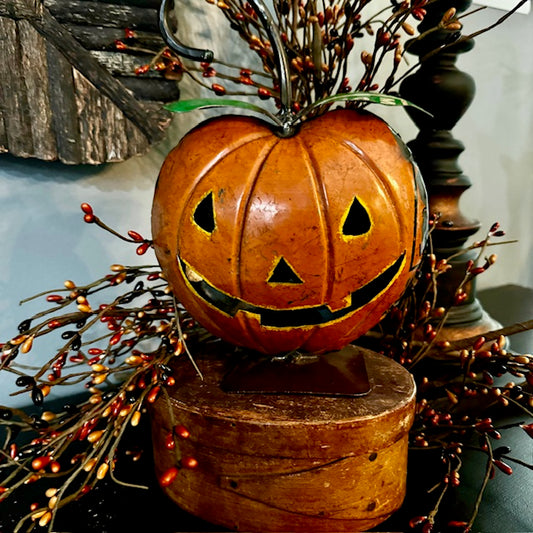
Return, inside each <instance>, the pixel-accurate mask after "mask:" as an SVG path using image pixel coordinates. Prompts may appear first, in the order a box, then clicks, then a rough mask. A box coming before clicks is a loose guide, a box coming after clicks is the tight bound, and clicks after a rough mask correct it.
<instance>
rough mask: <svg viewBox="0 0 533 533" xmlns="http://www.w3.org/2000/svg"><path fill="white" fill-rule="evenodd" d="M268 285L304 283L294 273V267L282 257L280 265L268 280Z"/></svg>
mask: <svg viewBox="0 0 533 533" xmlns="http://www.w3.org/2000/svg"><path fill="white" fill-rule="evenodd" d="M268 283H292V284H297V283H303V281H302V280H301V279H300V278H299V277H298V274H296V272H294V270H293V269H292V267H291V266H290V265H289V263H287V261H285V259H283V257H280V259H279V261H278V264H277V265H276V266H275V267H274V270H273V271H272V274H271V275H270V277H269V278H268Z"/></svg>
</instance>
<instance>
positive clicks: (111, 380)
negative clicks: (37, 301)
mask: <svg viewBox="0 0 533 533" xmlns="http://www.w3.org/2000/svg"><path fill="white" fill-rule="evenodd" d="M81 209H82V212H83V214H84V220H85V222H87V223H91V224H93V223H94V224H96V225H98V226H100V227H102V228H104V229H106V230H107V231H110V232H111V233H112V234H113V235H115V236H117V235H118V236H119V237H120V238H121V239H122V240H125V241H127V242H130V243H133V244H135V245H136V246H137V253H138V254H139V255H143V254H144V253H145V252H146V250H147V248H148V247H149V246H151V241H149V240H146V239H144V238H143V237H142V236H141V235H139V234H138V233H137V232H135V231H133V230H132V231H129V232H128V235H127V237H125V236H122V235H120V234H118V233H117V232H115V231H114V230H111V229H110V228H108V227H107V226H106V225H105V224H104V223H103V222H102V221H101V220H100V219H99V218H98V217H97V216H96V215H95V214H94V212H93V209H92V208H91V206H89V205H88V204H86V203H84V204H82V205H81ZM110 271H111V272H110V274H108V275H106V276H104V277H103V278H101V279H99V280H97V281H95V282H93V283H90V284H87V285H78V284H76V283H74V282H73V281H72V280H66V281H65V283H64V286H63V288H61V289H56V290H53V291H49V292H45V293H41V294H39V295H36V296H35V297H32V299H33V298H44V300H45V302H46V304H47V305H48V306H49V307H48V308H47V309H45V310H44V311H42V312H40V313H37V314H36V315H35V316H33V317H31V318H29V319H26V320H24V321H23V322H22V323H21V324H20V325H19V333H18V335H16V336H15V337H13V338H12V339H10V340H9V341H8V342H6V343H4V344H2V345H0V353H1V355H0V370H1V371H3V372H9V373H11V374H13V375H14V376H15V384H16V386H17V388H18V391H17V392H16V393H15V394H21V393H26V394H29V396H30V399H31V402H32V403H33V405H34V407H35V410H36V412H35V414H27V413H26V412H25V411H23V410H20V409H16V408H9V407H1V408H0V426H2V428H3V429H4V430H5V440H4V442H3V444H2V448H1V449H0V468H1V477H0V501H6V500H7V499H8V498H9V497H10V496H11V495H12V494H13V493H14V492H15V491H16V490H17V489H20V488H23V487H24V486H26V485H28V484H33V483H35V482H37V481H40V482H41V484H43V483H46V482H48V483H47V486H46V488H45V489H44V490H43V498H42V499H41V500H39V501H35V502H33V503H32V504H31V505H30V508H29V509H28V514H27V515H26V516H25V517H24V518H22V520H21V522H20V523H19V525H18V526H17V531H18V530H20V528H22V527H24V525H25V524H26V523H29V526H28V527H29V528H30V529H31V528H32V527H33V526H35V525H39V526H41V527H46V528H48V529H49V530H52V529H53V524H54V519H55V516H56V513H57V511H58V510H59V509H60V508H61V507H63V506H64V505H65V504H67V503H68V502H69V501H72V500H75V499H77V498H78V497H80V496H82V495H83V494H86V493H87V492H89V491H90V490H91V489H92V488H93V487H94V485H95V484H96V483H98V482H99V481H100V480H103V479H104V478H106V477H108V476H109V477H111V478H112V479H113V480H115V481H118V482H120V483H124V482H122V481H120V480H117V479H116V477H115V463H116V460H117V450H118V447H119V444H120V441H121V439H122V436H123V435H124V433H125V431H126V430H127V429H128V428H135V427H137V426H138V425H139V424H140V422H141V418H142V416H143V414H144V413H145V411H146V409H147V407H148V406H149V405H150V404H152V403H154V402H155V401H156V400H157V399H158V398H159V397H160V396H161V394H166V391H167V390H168V389H169V388H172V387H173V386H174V385H175V383H176V380H175V377H174V376H173V370H172V368H171V366H170V365H171V362H172V360H173V359H174V358H176V357H179V356H183V354H186V353H187V352H188V348H187V345H186V341H187V342H189V343H191V344H194V342H195V337H196V336H197V335H198V332H201V334H202V335H204V334H205V332H204V330H200V329H199V328H198V327H197V326H196V324H195V322H194V321H193V320H192V319H191V318H190V317H188V316H187V314H186V313H185V311H184V310H183V309H182V308H181V307H177V306H176V304H175V302H174V299H173V296H172V295H171V293H170V291H169V289H168V286H167V283H166V281H165V280H164V279H163V277H162V274H161V272H160V270H159V267H157V266H139V267H127V266H124V265H119V264H114V265H112V266H111V268H110ZM126 287H127V288H126ZM122 288H124V290H121V289H122ZM117 292H118V295H116V293H117ZM108 294H113V295H114V296H113V298H112V299H111V300H107V301H105V300H104V301H102V299H103V298H105V296H106V295H108ZM97 299H98V301H96V300H97ZM45 335H49V336H58V337H59V342H60V345H61V347H60V348H59V349H58V350H57V352H56V353H55V354H53V355H52V356H51V357H50V358H49V360H48V361H47V362H46V363H45V364H44V365H42V366H37V367H35V366H32V364H31V362H32V361H31V354H32V350H34V349H35V348H34V346H35V344H36V341H37V340H38V339H39V338H40V337H42V336H45ZM22 358H23V360H22V361H21V359H22ZM28 358H29V359H28ZM80 384H83V386H84V388H85V390H86V391H87V392H86V395H85V398H84V399H83V400H81V401H80V402H78V403H68V404H65V405H63V407H62V408H60V409H59V410H54V411H52V410H50V409H49V408H48V409H47V408H46V403H47V400H46V398H47V396H48V395H49V394H50V392H51V391H52V390H54V387H59V386H63V387H64V386H76V385H80ZM178 433H180V434H181V436H183V435H184V432H183V431H182V432H178ZM27 436H29V437H27ZM131 455H132V457H133V456H134V455H135V457H133V459H134V460H135V459H136V458H137V455H136V454H134V453H133V452H132V454H131ZM181 465H182V467H185V468H193V467H194V460H193V459H191V458H182V459H181Z"/></svg>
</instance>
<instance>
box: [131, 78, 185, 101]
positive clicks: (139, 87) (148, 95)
mask: <svg viewBox="0 0 533 533" xmlns="http://www.w3.org/2000/svg"><path fill="white" fill-rule="evenodd" d="M121 81H122V83H123V84H124V86H125V87H127V88H128V89H129V90H130V91H132V92H133V94H134V95H135V97H136V98H138V99H139V100H150V101H152V102H172V101H174V100H178V99H179V97H180V90H179V87H178V84H177V83H176V82H175V81H172V80H165V79H149V80H147V79H144V78H142V79H139V78H121Z"/></svg>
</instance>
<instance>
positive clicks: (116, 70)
mask: <svg viewBox="0 0 533 533" xmlns="http://www.w3.org/2000/svg"><path fill="white" fill-rule="evenodd" d="M90 54H91V56H92V57H94V58H95V59H96V60H97V61H98V63H100V65H102V66H103V67H105V68H106V69H107V70H108V71H109V72H111V74H113V76H134V75H135V69H136V68H137V67H140V66H142V65H146V64H147V63H149V62H150V60H151V59H152V56H148V55H142V56H133V55H129V54H120V53H117V52H103V51H101V50H91V52H90ZM160 77H161V74H160V73H159V72H157V71H155V70H153V69H150V70H149V71H148V72H146V73H145V74H143V75H142V78H160Z"/></svg>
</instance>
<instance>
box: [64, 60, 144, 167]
mask: <svg viewBox="0 0 533 533" xmlns="http://www.w3.org/2000/svg"><path fill="white" fill-rule="evenodd" d="M74 85H75V89H76V101H77V105H78V117H79V124H80V134H81V139H80V143H81V145H82V147H83V152H84V160H83V162H84V163H91V164H94V163H98V162H101V161H109V162H112V161H123V160H124V159H127V158H128V157H130V156H132V155H139V154H141V153H143V152H145V151H146V150H147V149H148V147H149V143H148V141H147V139H146V137H145V136H144V135H143V134H142V132H140V131H139V128H137V127H136V126H134V125H133V124H132V123H131V121H129V120H128V119H127V118H126V117H125V116H124V114H123V113H122V112H121V111H120V109H118V108H117V106H115V105H114V104H113V103H112V102H111V101H110V100H109V98H106V97H105V96H103V95H102V94H101V93H100V92H99V91H98V90H97V89H96V88H95V87H94V86H93V85H92V84H91V83H90V82H89V81H88V80H87V79H86V78H85V77H84V76H82V75H81V74H80V73H79V72H78V71H77V70H75V69H74Z"/></svg>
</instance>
